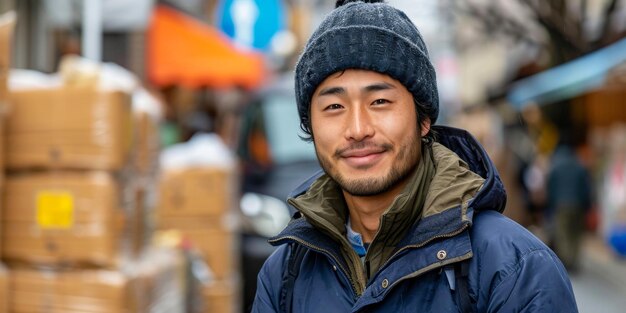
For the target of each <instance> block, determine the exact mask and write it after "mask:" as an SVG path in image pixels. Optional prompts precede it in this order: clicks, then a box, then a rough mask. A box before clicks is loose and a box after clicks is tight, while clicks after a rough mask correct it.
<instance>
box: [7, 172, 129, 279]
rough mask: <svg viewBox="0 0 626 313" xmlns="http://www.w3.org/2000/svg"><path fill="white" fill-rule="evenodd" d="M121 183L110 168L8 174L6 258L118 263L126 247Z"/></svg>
mask: <svg viewBox="0 0 626 313" xmlns="http://www.w3.org/2000/svg"><path fill="white" fill-rule="evenodd" d="M121 188H122V186H121V183H120V182H119V181H118V179H117V178H116V177H115V176H114V175H113V174H111V173H108V172H43V173H36V174H23V175H11V176H8V177H7V184H6V197H5V198H4V203H3V204H4V214H3V215H2V224H1V227H0V229H1V230H2V236H3V239H4V246H3V247H2V256H3V257H4V258H6V259H7V260H11V261H22V262H29V263H36V264H45V265H58V264H66V263H69V264H83V263H84V264H90V265H97V266H107V267H110V266H113V265H115V264H117V263H118V261H119V259H120V257H121V256H122V253H123V252H124V251H125V250H124V249H126V248H127V247H125V246H124V245H123V244H128V242H126V241H124V240H123V238H124V237H123V235H126V236H128V235H127V233H128V230H125V229H124V228H125V226H126V225H130V224H132V223H130V222H129V221H127V220H126V219H127V216H126V215H125V210H124V207H125V206H126V205H127V204H125V203H124V201H125V200H123V199H122V194H121V190H122V189H121Z"/></svg>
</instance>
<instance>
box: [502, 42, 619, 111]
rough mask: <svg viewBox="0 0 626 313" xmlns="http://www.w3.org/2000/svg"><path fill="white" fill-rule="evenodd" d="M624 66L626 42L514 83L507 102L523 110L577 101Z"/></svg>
mask: <svg viewBox="0 0 626 313" xmlns="http://www.w3.org/2000/svg"><path fill="white" fill-rule="evenodd" d="M624 62H626V39H622V40H620V41H618V42H616V43H614V44H612V45H610V46H607V47H605V48H602V49H600V50H597V51H595V52H592V53H589V54H587V55H585V56H583V57H580V58H578V59H575V60H573V61H571V62H568V63H565V64H562V65H559V66H557V67H554V68H552V69H550V70H547V71H544V72H541V73H539V74H536V75H533V76H530V77H527V78H524V79H521V80H519V81H517V82H515V83H514V84H513V85H512V86H511V89H510V90H509V92H508V96H507V98H508V100H509V101H510V102H511V103H512V104H513V105H514V106H515V107H517V108H519V109H522V108H523V107H525V106H526V105H528V104H531V103H535V104H539V105H542V104H548V103H554V102H557V101H560V100H564V99H568V98H572V97H576V96H578V95H581V94H583V93H585V92H587V91H589V90H592V89H594V88H598V87H600V86H601V85H602V84H603V83H604V82H605V79H606V76H607V74H608V73H609V72H610V71H611V69H613V68H615V67H617V66H618V65H620V64H622V63H624Z"/></svg>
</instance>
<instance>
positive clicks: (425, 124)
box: [420, 117, 430, 137]
mask: <svg viewBox="0 0 626 313" xmlns="http://www.w3.org/2000/svg"><path fill="white" fill-rule="evenodd" d="M420 128H421V129H420V132H421V137H424V136H426V135H427V134H428V132H430V118H429V117H427V118H425V119H424V120H423V121H422V122H421V123H420Z"/></svg>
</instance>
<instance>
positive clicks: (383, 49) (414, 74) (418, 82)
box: [296, 25, 439, 124]
mask: <svg viewBox="0 0 626 313" xmlns="http://www.w3.org/2000/svg"><path fill="white" fill-rule="evenodd" d="M346 69H366V70H372V71H375V72H379V73H382V74H387V75H389V76H391V77H393V78H394V79H396V80H398V81H400V82H401V83H402V84H403V85H404V86H405V87H406V88H407V89H408V90H409V91H410V92H411V93H412V94H413V96H414V97H415V99H416V100H417V101H418V102H419V103H421V104H422V105H426V106H433V105H434V106H435V107H438V103H439V99H438V95H437V86H436V77H435V71H434V69H433V67H432V65H431V63H430V61H429V59H428V55H427V53H426V52H425V51H423V50H421V49H420V48H419V47H418V46H417V45H416V44H414V43H412V42H410V41H408V40H407V39H406V38H404V37H402V36H399V35H398V34H396V33H394V32H392V31H389V30H387V29H383V28H380V27H375V26H367V25H366V26H363V25H354V26H347V27H336V28H333V29H331V30H328V31H326V32H324V33H322V34H321V35H319V36H318V37H317V38H315V39H314V40H312V41H311V42H310V43H309V44H308V45H307V47H306V49H305V52H304V54H303V55H302V56H301V58H300V61H299V62H298V64H297V66H296V98H297V101H298V110H299V111H300V112H299V113H300V115H301V116H303V115H308V114H309V112H308V110H309V106H310V101H311V98H312V96H313V93H314V92H315V90H316V89H317V86H319V84H321V83H322V81H324V79H326V78H327V77H328V76H329V75H331V74H333V73H336V72H339V71H342V70H346ZM303 71H304V72H303ZM437 113H438V112H435V114H434V116H430V119H431V122H432V123H433V124H434V122H435V120H436V119H437V115H438V114H437Z"/></svg>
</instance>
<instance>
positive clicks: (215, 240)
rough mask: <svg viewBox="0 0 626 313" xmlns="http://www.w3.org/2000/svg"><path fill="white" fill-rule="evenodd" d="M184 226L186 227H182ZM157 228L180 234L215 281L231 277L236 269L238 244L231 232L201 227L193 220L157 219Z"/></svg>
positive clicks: (211, 227)
mask: <svg viewBox="0 0 626 313" xmlns="http://www.w3.org/2000/svg"><path fill="white" fill-rule="evenodd" d="M185 221H187V222H185ZM185 224H186V225H188V226H187V227H183V225H185ZM158 228H159V229H161V230H177V231H178V232H180V233H181V234H182V237H183V238H184V239H185V240H188V241H189V242H190V243H191V245H192V246H193V248H195V249H196V250H197V251H198V252H199V253H200V254H201V255H202V258H203V259H204V261H205V262H206V263H207V265H208V266H209V268H210V269H211V271H212V272H213V274H214V275H215V277H216V278H217V279H225V278H228V277H231V276H232V275H233V274H234V273H235V271H236V269H238V263H237V260H238V259H237V257H236V253H237V248H238V245H239V242H238V240H237V237H236V233H235V232H233V231H232V230H229V229H227V228H223V227H220V226H219V225H212V226H211V225H210V224H207V225H206V226H204V227H202V226H201V225H198V224H196V223H195V222H194V220H193V219H174V220H173V221H171V220H169V219H168V220H162V219H159V220H158Z"/></svg>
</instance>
